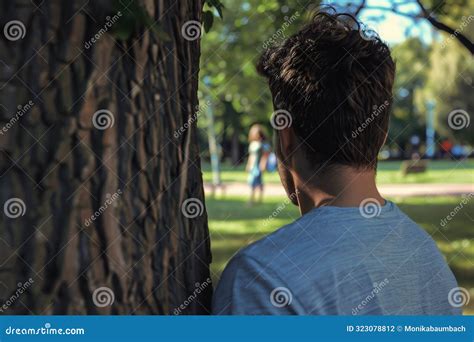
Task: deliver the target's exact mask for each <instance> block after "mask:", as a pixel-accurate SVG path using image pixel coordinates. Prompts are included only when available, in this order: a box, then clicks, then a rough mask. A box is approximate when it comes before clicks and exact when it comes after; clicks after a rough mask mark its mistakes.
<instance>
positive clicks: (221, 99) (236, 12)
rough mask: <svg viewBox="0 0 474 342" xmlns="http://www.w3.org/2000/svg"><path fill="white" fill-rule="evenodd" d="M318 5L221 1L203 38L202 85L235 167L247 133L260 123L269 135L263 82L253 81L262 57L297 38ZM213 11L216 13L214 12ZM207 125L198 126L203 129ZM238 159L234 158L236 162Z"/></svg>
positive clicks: (268, 99)
mask: <svg viewBox="0 0 474 342" xmlns="http://www.w3.org/2000/svg"><path fill="white" fill-rule="evenodd" d="M318 3H319V2H318V1H316V2H315V1H308V0H304V1H302V0H291V1H283V0H269V1H260V0H247V1H243V2H239V1H229V0H227V1H222V4H223V5H224V6H225V11H224V16H223V19H222V20H216V21H214V23H213V26H212V29H211V30H210V31H209V32H207V33H206V34H204V36H203V43H202V49H203V51H202V58H201V73H202V75H204V77H203V79H202V82H201V84H200V87H199V88H200V91H202V92H203V95H206V96H209V97H210V98H211V100H212V102H213V109H214V112H215V117H216V120H215V121H216V132H217V134H218V139H219V140H220V143H221V145H222V147H223V149H224V153H223V155H224V156H230V157H231V160H232V162H233V163H236V162H240V161H241V160H242V157H243V155H242V153H243V152H245V151H246V149H242V148H241V149H240V150H239V151H236V149H237V148H238V146H240V145H243V144H246V137H247V134H248V129H249V127H250V126H251V125H252V124H253V123H255V122H261V123H263V124H264V125H266V126H267V128H268V129H269V131H270V128H271V127H270V122H269V118H270V115H271V113H272V112H273V106H272V100H271V96H270V92H269V90H268V87H267V85H266V84H265V81H264V80H263V79H262V78H261V77H260V76H258V75H257V72H256V70H255V64H256V60H257V58H258V57H259V55H260V54H261V53H262V51H263V50H264V49H265V48H266V47H269V46H271V45H273V44H278V43H280V42H281V41H283V40H284V39H285V38H286V37H288V36H290V35H291V34H293V33H294V32H296V31H297V30H298V29H299V28H300V27H301V25H302V23H303V22H304V21H305V20H307V19H308V18H309V16H310V15H311V13H312V12H313V11H314V10H315V9H316V8H317V5H318ZM214 11H217V10H214ZM206 124H207V122H206V120H200V123H199V126H200V127H201V128H203V129H205V127H206ZM237 156H238V157H237Z"/></svg>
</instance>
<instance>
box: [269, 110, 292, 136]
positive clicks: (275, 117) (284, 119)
mask: <svg viewBox="0 0 474 342" xmlns="http://www.w3.org/2000/svg"><path fill="white" fill-rule="evenodd" d="M292 122H293V119H292V118H291V114H290V112H289V111H287V110H285V109H277V110H276V111H274V112H273V113H272V116H271V117H270V124H271V125H272V127H273V128H274V129H276V130H277V131H280V130H282V129H285V128H288V127H290V126H291V123H292Z"/></svg>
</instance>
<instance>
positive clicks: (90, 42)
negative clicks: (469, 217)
mask: <svg viewBox="0 0 474 342" xmlns="http://www.w3.org/2000/svg"><path fill="white" fill-rule="evenodd" d="M121 16H122V12H120V11H118V12H117V14H115V15H114V16H113V17H112V18H111V17H110V16H107V17H106V18H105V19H106V20H107V21H106V22H105V24H104V26H103V27H102V28H101V29H100V30H99V31H98V32H97V33H96V34H95V35H94V36H93V37H91V39H89V40H88V41H87V42H85V43H84V47H85V48H86V49H90V47H91V46H92V45H94V44H95V43H96V42H97V41H99V39H100V38H101V37H102V36H103V35H104V34H105V33H106V32H107V31H109V30H110V29H111V28H112V26H113V25H114V24H115V23H116V22H117V21H118V20H119V19H120V17H121Z"/></svg>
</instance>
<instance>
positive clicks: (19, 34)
mask: <svg viewBox="0 0 474 342" xmlns="http://www.w3.org/2000/svg"><path fill="white" fill-rule="evenodd" d="M3 34H4V35H5V38H7V39H8V40H10V41H12V42H14V41H16V40H19V39H23V38H25V34H26V28H25V25H24V24H23V23H22V22H21V21H19V20H11V21H9V22H8V23H6V24H5V27H4V28H3Z"/></svg>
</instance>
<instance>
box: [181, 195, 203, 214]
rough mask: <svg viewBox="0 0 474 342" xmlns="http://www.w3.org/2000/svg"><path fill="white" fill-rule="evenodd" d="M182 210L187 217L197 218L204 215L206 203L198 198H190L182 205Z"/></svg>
mask: <svg viewBox="0 0 474 342" xmlns="http://www.w3.org/2000/svg"><path fill="white" fill-rule="evenodd" d="M181 212H182V213H183V215H184V216H185V217H187V218H195V217H198V216H201V215H202V213H203V212H204V205H203V204H202V202H201V201H200V200H198V199H197V198H194V197H192V198H188V199H187V200H185V201H184V202H183V204H182V205H181Z"/></svg>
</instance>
